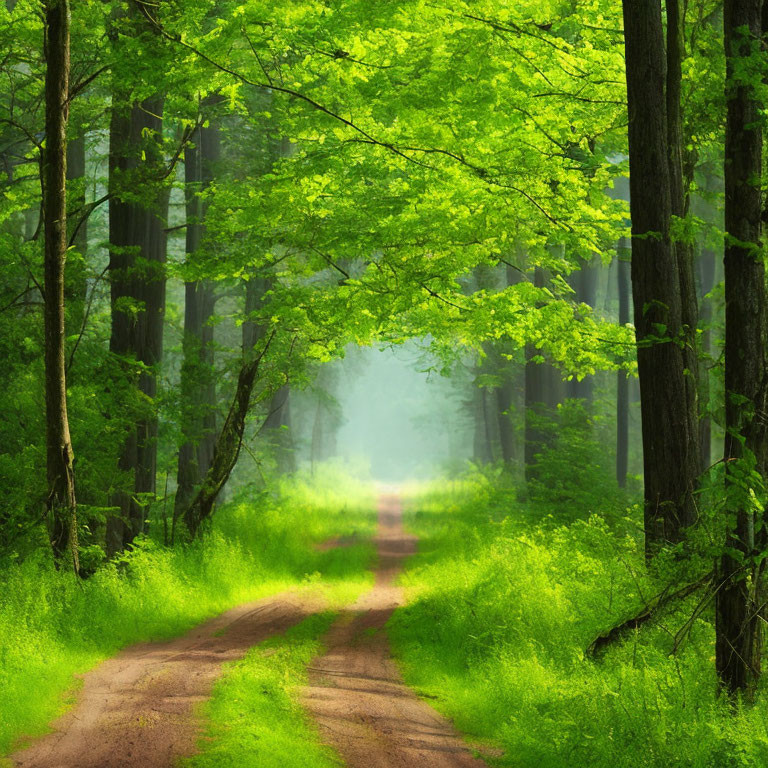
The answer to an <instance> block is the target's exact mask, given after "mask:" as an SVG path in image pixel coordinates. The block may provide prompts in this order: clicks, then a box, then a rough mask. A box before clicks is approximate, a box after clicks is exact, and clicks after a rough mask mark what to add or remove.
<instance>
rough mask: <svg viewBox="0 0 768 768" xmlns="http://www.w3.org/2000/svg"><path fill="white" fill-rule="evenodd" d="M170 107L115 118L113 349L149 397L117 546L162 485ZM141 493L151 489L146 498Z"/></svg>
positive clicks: (127, 446)
mask: <svg viewBox="0 0 768 768" xmlns="http://www.w3.org/2000/svg"><path fill="white" fill-rule="evenodd" d="M162 114H163V100H162V99H151V100H148V101H145V102H143V103H142V104H137V105H134V106H133V107H132V108H130V109H128V110H125V109H122V108H121V106H120V103H119V101H118V103H117V104H116V106H114V107H113V112H112V123H111V126H110V192H111V193H112V195H113V197H112V199H111V200H110V208H109V240H110V261H109V275H110V285H111V303H112V333H111V337H110V351H111V352H112V353H113V354H114V355H115V356H116V358H117V359H118V360H120V361H121V363H122V365H123V367H124V368H125V371H126V375H127V377H128V378H129V379H130V380H131V382H132V384H133V386H135V387H136V389H137V391H138V393H139V394H140V397H139V398H137V400H139V399H141V400H142V405H141V406H140V407H139V408H138V409H137V411H136V415H137V418H136V420H135V424H132V425H130V426H129V428H128V430H127V434H126V436H125V439H124V442H123V448H122V451H121V455H120V461H119V467H120V469H121V470H123V471H124V472H126V473H128V474H129V475H132V478H133V484H132V485H133V488H132V490H128V489H124V490H122V491H120V492H118V493H116V494H115V496H114V497H113V499H112V505H113V506H116V507H118V509H119V514H118V515H116V516H113V517H112V518H111V519H110V520H109V521H108V523H107V549H108V552H110V554H111V553H114V552H116V551H119V550H120V549H122V548H123V547H125V546H126V545H127V544H129V543H130V542H131V541H133V539H134V538H135V537H136V536H137V535H139V534H140V533H142V532H143V531H144V521H145V518H146V498H147V496H151V495H153V494H154V493H155V477H156V469H157V416H156V414H155V411H154V404H153V403H154V399H155V397H156V395H157V367H158V365H159V363H160V360H161V357H162V347H163V318H164V314H165V258H166V234H165V214H166V212H167V205H168V190H167V189H161V190H158V189H157V188H156V184H157V181H158V177H159V169H160V168H161V167H162V162H163V160H162V153H161V149H160V145H159V141H158V140H159V138H160V137H161V136H162V129H163V122H162ZM140 158H141V159H140ZM142 183H143V184H146V191H145V194H146V199H145V202H144V204H143V205H139V204H137V203H136V202H133V199H132V197H131V194H133V195H135V187H136V186H137V185H142ZM137 364H138V365H137ZM137 370H138V374H136V373H135V372H136V371H137ZM137 494H141V495H144V500H142V499H141V497H137Z"/></svg>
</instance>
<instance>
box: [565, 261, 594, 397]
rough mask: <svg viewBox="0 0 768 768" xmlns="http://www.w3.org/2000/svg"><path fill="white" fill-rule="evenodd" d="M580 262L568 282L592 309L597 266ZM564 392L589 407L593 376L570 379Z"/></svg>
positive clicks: (577, 296)
mask: <svg viewBox="0 0 768 768" xmlns="http://www.w3.org/2000/svg"><path fill="white" fill-rule="evenodd" d="M580 263H581V267H580V269H579V270H578V271H576V272H574V273H573V274H572V275H571V276H570V278H569V281H568V282H569V283H570V286H571V288H573V290H574V291H575V293H576V297H575V298H576V301H578V302H579V303H580V304H586V305H587V306H589V307H592V309H594V308H595V307H596V306H597V278H598V275H599V267H598V265H597V264H596V263H594V260H593V261H592V262H589V261H585V260H583V259H582V260H581V262H580ZM566 392H567V395H568V397H569V398H573V399H575V400H583V401H584V405H585V407H586V408H587V409H590V408H591V407H592V403H593V401H594V399H595V377H594V376H585V377H584V378H583V379H582V380H581V381H578V380H577V379H571V380H570V381H569V382H568V384H567V387H566Z"/></svg>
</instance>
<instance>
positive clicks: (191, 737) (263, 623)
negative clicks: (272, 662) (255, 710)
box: [11, 494, 484, 768]
mask: <svg viewBox="0 0 768 768" xmlns="http://www.w3.org/2000/svg"><path fill="white" fill-rule="evenodd" d="M338 543H339V544H341V545H342V546H343V542H338ZM375 545H376V551H377V555H378V565H377V569H376V573H375V584H374V586H373V588H372V589H371V590H369V591H368V592H366V593H365V594H363V595H362V596H361V597H360V598H359V599H358V600H357V601H356V602H355V603H353V604H352V605H351V606H349V607H348V608H347V609H345V610H344V611H342V612H341V613H340V615H339V617H338V619H337V620H336V622H335V623H334V624H333V626H332V628H331V630H330V632H329V633H328V634H327V636H326V637H325V639H324V641H323V645H324V647H325V648H326V651H325V653H324V654H323V655H321V656H320V657H319V658H316V659H315V660H314V661H313V663H312V664H311V665H310V668H309V684H308V686H307V687H306V688H305V689H304V691H303V693H302V696H301V702H302V704H303V706H304V707H305V709H306V711H308V712H309V713H310V714H311V716H312V717H313V718H314V720H315V722H316V723H317V725H318V726H319V731H320V735H321V738H322V740H323V741H325V742H326V743H327V744H329V745H330V746H331V747H332V748H333V749H335V751H336V752H337V753H338V755H340V756H341V758H342V759H343V761H344V763H345V764H346V765H348V766H351V768H363V766H365V767H366V768H377V767H379V766H381V767H382V768H383V767H384V766H399V767H402V768H410V766H414V767H415V766H420V767H423V768H472V767H475V768H479V767H480V766H482V765H484V763H483V762H481V761H480V760H479V759H477V758H474V757H473V756H472V754H471V753H470V751H469V749H468V747H467V746H466V745H465V744H464V743H463V742H462V740H461V739H460V738H459V736H458V735H457V734H456V732H455V731H454V729H453V728H452V726H451V725H450V723H449V722H448V721H447V720H446V719H444V718H443V717H441V716H440V715H438V714H437V713H436V712H435V711H434V710H433V709H432V708H431V707H429V706H428V705H427V704H426V703H424V702H423V701H421V700H420V699H418V698H417V696H416V695H415V694H414V693H413V691H412V690H411V689H410V688H408V687H407V686H406V685H405V684H404V683H403V681H402V678H401V675H400V672H399V669H398V667H397V666H396V664H395V662H394V661H393V660H392V658H391V655H390V650H389V643H388V639H387V636H386V632H385V631H384V627H385V624H386V622H387V620H388V619H389V617H390V616H391V615H392V613H393V612H394V611H395V609H396V608H398V607H399V606H401V605H402V604H403V602H404V596H403V593H402V590H401V588H400V587H399V586H397V584H396V580H397V576H398V574H399V573H400V570H401V566H402V561H403V559H404V558H405V557H407V556H408V555H410V554H412V553H414V552H415V550H416V539H415V538H414V537H413V536H409V535H408V534H406V533H405V531H404V530H403V526H402V508H401V503H400V499H399V498H398V497H397V496H396V495H393V494H384V495H382V496H381V498H380V500H379V508H378V532H377V535H376V538H375ZM325 608H326V606H325V605H323V601H322V600H321V599H319V598H318V597H317V596H316V595H312V594H311V593H308V594H306V595H305V594H302V593H300V592H299V593H296V592H290V593H284V594H281V595H278V596H276V597H272V598H267V599H264V600H260V601H257V602H255V603H250V604H246V605H242V606H239V607H237V608H234V609H232V610H230V611H228V612H226V613H224V614H222V615H220V616H218V617H217V618H215V619H213V620H211V621H208V622H206V623H205V624H203V625H201V626H199V627H197V628H196V629H195V630H193V631H192V632H190V633H188V634H187V635H185V636H183V637H180V638H177V639H175V640H172V641H169V642H163V643H153V644H142V645H137V646H133V647H132V648H128V649H126V650H125V651H123V652H121V653H120V654H118V655H117V656H116V657H114V658H112V659H110V660H108V661H106V662H104V663H103V664H101V665H100V666H99V667H97V668H96V669H95V670H93V671H92V672H90V673H88V674H87V675H85V677H84V684H83V688H82V690H81V692H80V694H79V696H78V701H77V703H76V705H75V706H74V707H73V708H72V709H71V710H70V711H69V712H68V713H67V714H65V715H64V716H63V717H61V718H60V719H59V720H58V721H57V722H56V723H54V725H53V731H52V732H51V733H50V734H49V735H47V736H45V737H44V738H42V739H41V740H39V741H37V742H35V743H34V744H32V745H31V746H30V747H28V748H26V749H24V750H23V751H20V752H17V753H16V754H15V755H12V756H11V759H12V761H13V763H14V764H15V765H16V766H19V768H75V767H76V766H77V768H161V766H162V767H163V768H170V767H171V766H173V765H174V763H176V761H177V760H178V759H179V758H181V757H183V756H185V755H191V754H194V753H195V751H196V749H197V748H198V746H199V742H200V736H201V722H200V717H199V714H200V713H199V710H198V707H197V705H199V704H200V703H201V702H204V701H206V700H207V699H208V697H209V696H210V695H211V691H212V689H213V686H214V684H215V682H216V680H217V678H219V677H220V675H221V674H222V672H223V671H224V667H223V665H224V664H225V662H233V661H237V660H238V659H241V658H242V657H244V656H245V655H246V654H247V653H248V652H249V649H251V648H252V647H253V646H255V645H257V644H259V643H261V642H262V641H264V640H266V639H268V638H271V637H274V636H276V635H279V634H280V633H283V632H285V631H286V630H289V629H290V628H293V627H296V626H297V625H299V624H300V623H301V622H302V621H303V620H305V619H307V618H308V617H311V616H314V615H316V614H319V613H320V612H321V611H323V610H324V609H325ZM209 738H210V737H209Z"/></svg>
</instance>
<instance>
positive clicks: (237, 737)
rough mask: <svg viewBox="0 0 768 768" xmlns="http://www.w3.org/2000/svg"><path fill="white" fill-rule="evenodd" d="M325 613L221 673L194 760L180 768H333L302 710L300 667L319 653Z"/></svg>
mask: <svg viewBox="0 0 768 768" xmlns="http://www.w3.org/2000/svg"><path fill="white" fill-rule="evenodd" d="M334 618H335V614H334V613H332V612H326V613H320V614H316V615H314V616H310V617H309V618H308V619H305V620H304V621H303V622H301V624H298V625H297V626H295V627H292V628H291V629H289V630H288V631H287V632H286V633H285V634H284V635H281V636H278V637H274V638H270V639H269V640H267V641H265V642H264V643H261V644H260V645H258V646H257V647H255V648H252V649H251V650H250V651H249V652H248V654H247V655H246V656H245V657H244V658H243V659H241V660H240V661H236V662H233V663H232V664H230V665H228V667H227V670H226V672H225V673H224V676H223V677H222V678H221V679H220V680H219V681H218V683H217V684H216V686H215V687H214V690H213V696H212V697H211V699H210V700H209V701H208V702H207V703H206V704H205V705H204V706H203V707H202V712H201V714H202V715H203V716H204V717H205V718H207V719H208V721H209V724H208V726H207V728H206V730H205V733H204V735H203V737H202V738H201V740H200V744H199V747H200V753H199V754H197V755H195V756H194V757H191V758H187V759H184V760H182V761H181V763H180V766H183V768H338V767H339V766H340V765H342V763H341V761H340V760H339V759H338V758H337V757H336V755H335V753H334V752H333V750H332V749H331V748H330V747H327V746H325V745H323V744H321V743H320V741H319V737H318V733H317V730H316V729H315V727H314V725H313V724H312V723H311V721H310V720H309V718H308V716H307V714H306V713H305V712H304V710H303V709H302V707H301V705H300V703H299V701H298V694H299V690H300V688H301V686H303V685H304V684H306V681H307V672H306V669H307V665H308V664H309V663H310V662H311V661H312V659H313V658H314V657H315V656H317V655H318V654H319V653H321V651H322V644H321V638H322V636H323V635H324V634H325V632H326V631H327V630H328V629H329V627H330V625H331V623H332V622H333V620H334Z"/></svg>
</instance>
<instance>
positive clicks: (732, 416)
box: [716, 0, 768, 698]
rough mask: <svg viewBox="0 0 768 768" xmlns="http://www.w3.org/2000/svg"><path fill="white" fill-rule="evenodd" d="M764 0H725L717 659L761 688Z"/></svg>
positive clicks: (767, 432) (767, 452)
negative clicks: (758, 487) (722, 474)
mask: <svg viewBox="0 0 768 768" xmlns="http://www.w3.org/2000/svg"><path fill="white" fill-rule="evenodd" d="M762 6H763V2H762V0H726V2H725V12H724V33H725V54H726V62H727V66H726V70H727V71H726V102H727V107H728V111H727V118H726V134H725V231H726V243H725V260H724V264H725V396H726V402H725V422H726V436H725V455H724V460H725V466H726V505H727V512H728V514H729V517H733V518H735V525H729V531H728V539H727V542H726V547H725V550H724V554H723V556H722V558H721V561H720V567H719V574H718V575H719V581H720V582H721V584H722V585H721V587H720V589H719V590H718V592H717V598H716V600H717V603H716V605H717V610H716V663H717V671H718V674H719V675H720V680H721V682H722V685H723V687H724V688H725V689H726V690H727V691H730V692H740V693H743V694H745V695H746V696H747V697H748V698H751V697H752V696H753V695H754V691H755V688H756V685H757V681H758V680H759V678H760V672H761V655H762V623H763V618H762V612H763V609H764V585H763V581H764V560H763V558H762V555H763V553H764V551H765V548H766V544H767V543H768V541H767V537H766V529H765V522H766V521H765V519H764V515H763V513H762V512H761V511H759V509H758V508H757V507H756V505H755V504H754V502H753V500H752V498H751V496H750V494H749V493H748V492H746V491H745V490H744V489H745V486H748V485H754V484H755V480H756V478H755V474H757V475H759V476H760V477H761V478H765V474H766V468H767V465H768V380H767V378H766V375H767V374H766V344H767V343H768V302H767V300H766V289H765V251H764V247H763V243H762V239H761V224H762V220H761V219H762V209H761V205H762V194H761V178H762V147H763V131H762V121H761V112H762V110H764V109H765V106H766V105H765V100H764V99H763V98H761V96H760V91H761V88H762V73H761V71H760V70H761V67H762V62H761V59H762V58H763V56H764V52H763V51H762V49H761V45H762V34H763V29H762V16H763V13H762V12H763V8H762Z"/></svg>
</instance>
